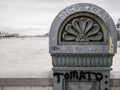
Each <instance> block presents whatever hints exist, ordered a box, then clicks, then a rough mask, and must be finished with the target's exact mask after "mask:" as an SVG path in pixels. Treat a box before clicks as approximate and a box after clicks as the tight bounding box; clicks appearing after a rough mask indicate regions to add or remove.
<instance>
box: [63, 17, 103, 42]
mask: <svg viewBox="0 0 120 90" xmlns="http://www.w3.org/2000/svg"><path fill="white" fill-rule="evenodd" d="M62 40H63V41H68V42H71V41H74V42H90V41H91V42H98V41H102V40H103V32H102V30H101V27H100V25H99V24H98V23H97V22H95V21H94V20H92V19H91V18H88V17H80V18H75V19H73V20H72V21H71V22H69V23H67V24H66V25H65V27H64V31H63V33H62Z"/></svg>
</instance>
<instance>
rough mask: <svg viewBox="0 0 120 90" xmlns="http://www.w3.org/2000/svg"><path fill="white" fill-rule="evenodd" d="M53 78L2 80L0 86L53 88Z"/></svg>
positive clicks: (0, 79)
mask: <svg viewBox="0 0 120 90" xmlns="http://www.w3.org/2000/svg"><path fill="white" fill-rule="evenodd" d="M52 85H53V80H52V79H51V78H0V86H52Z"/></svg>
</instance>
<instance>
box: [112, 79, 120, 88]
mask: <svg viewBox="0 0 120 90" xmlns="http://www.w3.org/2000/svg"><path fill="white" fill-rule="evenodd" d="M111 87H120V78H119V79H111Z"/></svg>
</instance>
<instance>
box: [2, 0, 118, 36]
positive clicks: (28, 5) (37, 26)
mask: <svg viewBox="0 0 120 90" xmlns="http://www.w3.org/2000/svg"><path fill="white" fill-rule="evenodd" d="M75 3H92V4H95V5H98V6H100V7H101V8H103V9H105V10H106V11H107V12H108V13H109V14H110V16H111V17H112V18H113V20H114V22H115V24H116V23H117V20H118V19H119V18H120V0H0V31H5V32H10V33H19V34H27V35H38V34H45V33H47V32H49V28H50V25H51V23H52V21H53V19H54V18H55V16H56V15H57V14H58V13H59V12H60V11H61V10H62V9H64V8H65V7H67V6H69V5H72V4H75Z"/></svg>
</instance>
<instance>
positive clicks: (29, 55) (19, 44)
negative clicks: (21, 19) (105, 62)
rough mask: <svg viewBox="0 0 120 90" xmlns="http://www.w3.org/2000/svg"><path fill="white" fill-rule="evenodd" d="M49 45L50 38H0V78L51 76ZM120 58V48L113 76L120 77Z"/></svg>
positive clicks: (114, 64) (114, 63) (114, 62)
mask: <svg viewBox="0 0 120 90" xmlns="http://www.w3.org/2000/svg"><path fill="white" fill-rule="evenodd" d="M48 45H49V44H48V38H24V39H22V38H10V39H0V78H49V77H51V76H52V75H51V74H52V72H51V71H52V69H51V68H52V61H51V56H50V54H49V51H48V49H49V48H48ZM119 60H120V48H119V49H118V53H117V54H116V55H115V57H114V60H113V66H112V68H113V70H112V73H113V74H112V77H116V76H117V77H120V61H119ZM114 73H116V74H115V75H114Z"/></svg>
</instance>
